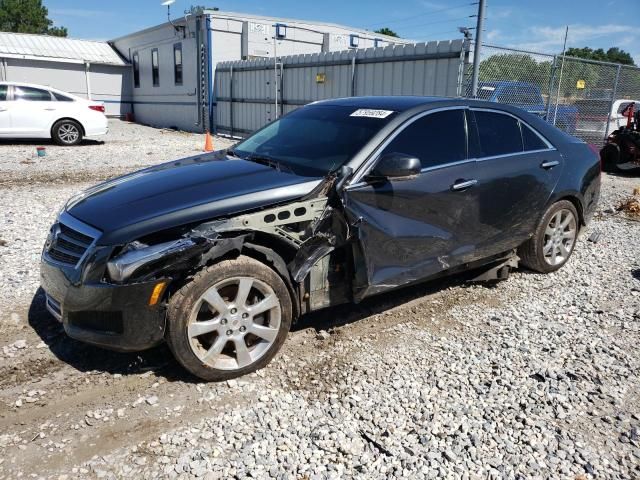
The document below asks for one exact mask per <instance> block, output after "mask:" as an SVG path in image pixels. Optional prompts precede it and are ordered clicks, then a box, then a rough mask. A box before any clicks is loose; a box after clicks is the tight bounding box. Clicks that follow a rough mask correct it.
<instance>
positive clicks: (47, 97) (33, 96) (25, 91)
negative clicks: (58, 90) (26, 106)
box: [13, 86, 51, 102]
mask: <svg viewBox="0 0 640 480" xmlns="http://www.w3.org/2000/svg"><path fill="white" fill-rule="evenodd" d="M13 96H14V97H15V99H16V100H26V101H29V102H50V101H51V93H50V92H49V90H41V89H39V88H33V87H18V86H16V87H13Z"/></svg>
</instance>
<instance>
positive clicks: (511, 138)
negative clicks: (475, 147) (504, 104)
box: [474, 111, 522, 157]
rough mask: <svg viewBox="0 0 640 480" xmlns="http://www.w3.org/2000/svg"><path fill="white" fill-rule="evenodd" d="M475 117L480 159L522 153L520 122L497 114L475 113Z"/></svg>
mask: <svg viewBox="0 0 640 480" xmlns="http://www.w3.org/2000/svg"><path fill="white" fill-rule="evenodd" d="M474 115H475V117H476V124H477V126H478V135H479V137H480V157H493V156H496V155H508V154H510V153H519V152H522V136H521V134H520V126H519V125H518V123H519V122H518V120H516V119H515V118H513V117H511V116H509V115H504V114H502V113H496V112H484V111H474Z"/></svg>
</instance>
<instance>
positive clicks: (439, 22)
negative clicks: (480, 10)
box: [404, 15, 475, 31]
mask: <svg viewBox="0 0 640 480" xmlns="http://www.w3.org/2000/svg"><path fill="white" fill-rule="evenodd" d="M474 16H475V15H468V16H466V17H459V18H452V19H449V20H438V21H435V22H427V23H418V24H414V25H407V26H405V27H404V28H405V29H406V28H409V30H408V31H412V30H411V29H413V30H415V29H417V28H422V27H427V26H429V25H440V24H443V23H453V22H462V21H465V20H469V18H471V17H474ZM405 31H407V30H405Z"/></svg>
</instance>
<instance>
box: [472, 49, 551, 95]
mask: <svg viewBox="0 0 640 480" xmlns="http://www.w3.org/2000/svg"><path fill="white" fill-rule="evenodd" d="M550 75H551V62H550V61H543V62H537V61H536V60H535V59H534V58H533V57H532V56H531V55H527V54H522V53H500V54H497V55H491V56H490V57H489V58H487V59H486V60H483V61H482V62H480V73H479V80H480V81H481V82H489V81H495V80H507V81H514V82H529V83H533V84H535V85H538V86H539V87H540V90H541V91H542V93H545V94H546V93H547V90H548V89H549V78H550Z"/></svg>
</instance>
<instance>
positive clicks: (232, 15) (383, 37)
mask: <svg viewBox="0 0 640 480" xmlns="http://www.w3.org/2000/svg"><path fill="white" fill-rule="evenodd" d="M204 13H205V14H207V15H210V16H212V17H222V18H225V17H229V18H234V19H247V20H258V21H260V20H263V21H268V22H282V23H289V24H303V25H309V26H318V27H322V26H324V27H334V28H339V29H342V30H347V31H351V32H353V33H356V34H358V35H360V36H364V37H370V38H379V39H381V40H385V41H387V42H392V43H415V42H414V41H412V40H407V39H406V38H399V37H391V36H389V35H382V34H380V33H376V32H373V31H370V30H365V29H364V28H357V27H351V26H348V25H341V24H339V23H330V22H323V21H316V20H301V19H296V18H280V17H270V16H263V15H253V14H249V13H238V12H225V11H221V10H213V9H208V8H205V10H204Z"/></svg>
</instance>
